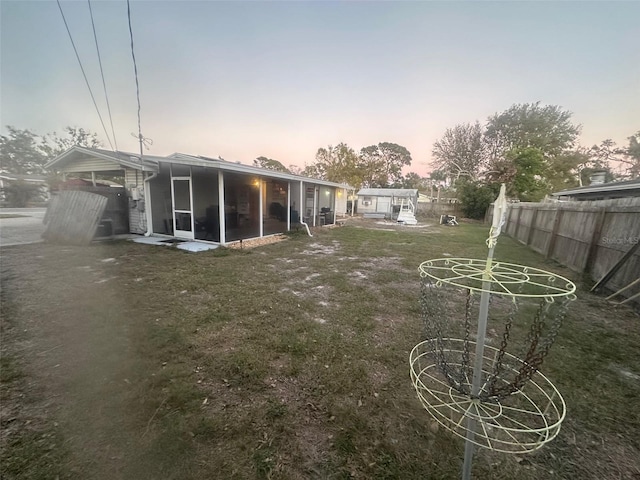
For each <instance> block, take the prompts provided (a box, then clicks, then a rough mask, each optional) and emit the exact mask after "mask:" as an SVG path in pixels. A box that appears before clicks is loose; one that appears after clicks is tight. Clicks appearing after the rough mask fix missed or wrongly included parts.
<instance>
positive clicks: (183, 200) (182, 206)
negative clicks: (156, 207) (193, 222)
mask: <svg viewBox="0 0 640 480" xmlns="http://www.w3.org/2000/svg"><path fill="white" fill-rule="evenodd" d="M173 189H174V190H173V191H174V194H175V209H176V210H191V194H190V193H189V180H174V183H173Z"/></svg>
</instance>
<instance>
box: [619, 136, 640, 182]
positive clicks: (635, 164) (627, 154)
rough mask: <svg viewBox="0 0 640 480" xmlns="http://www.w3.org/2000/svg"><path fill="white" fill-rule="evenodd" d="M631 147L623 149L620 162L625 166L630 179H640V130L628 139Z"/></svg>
mask: <svg viewBox="0 0 640 480" xmlns="http://www.w3.org/2000/svg"><path fill="white" fill-rule="evenodd" d="M627 140H629V145H628V146H627V147H626V148H624V149H622V150H621V151H620V153H622V156H621V157H620V161H621V162H622V163H623V164H624V165H625V167H626V170H627V173H628V175H629V177H630V178H638V177H640V130H639V131H637V132H636V133H635V134H633V135H631V136H630V137H628V138H627Z"/></svg>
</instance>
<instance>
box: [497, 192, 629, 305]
mask: <svg viewBox="0 0 640 480" xmlns="http://www.w3.org/2000/svg"><path fill="white" fill-rule="evenodd" d="M492 216H493V205H491V206H490V207H489V210H488V211H487V215H486V217H485V221H487V219H491V218H492ZM503 231H504V232H506V233H507V234H508V235H510V236H511V237H513V238H515V239H516V240H518V241H520V242H521V243H524V244H525V245H527V246H529V247H530V248H531V249H533V250H535V251H536V252H539V253H541V254H543V255H544V256H545V257H547V258H551V259H553V260H556V261H557V262H559V263H561V264H563V265H566V266H567V267H569V268H571V269H572V270H574V271H576V272H585V273H588V274H589V275H590V277H591V278H592V279H593V280H595V281H598V280H600V279H601V278H602V277H604V275H605V274H606V273H607V272H608V271H609V270H610V269H611V268H612V267H613V266H614V265H615V264H616V263H617V262H618V261H619V260H620V259H621V258H622V257H623V256H624V255H625V253H627V252H628V251H629V249H630V248H631V247H632V246H633V245H635V244H637V243H638V242H640V198H638V197H632V198H620V199H615V200H600V201H593V202H560V203H512V204H510V205H509V210H508V212H507V220H506V225H505V226H504V227H503ZM639 277H640V249H638V250H636V251H635V252H634V254H633V255H631V256H630V258H628V259H627V260H626V261H625V263H624V265H622V267H621V268H620V270H619V271H618V272H617V273H616V274H615V275H614V276H613V277H612V278H611V280H609V282H608V283H607V285H606V288H608V289H611V290H613V291H617V290H620V289H621V288H624V287H626V286H627V285H629V284H631V283H632V282H633V281H634V280H637V279H638V278H639ZM635 287H636V288H635V289H634V288H630V289H628V290H627V291H625V293H624V295H625V296H626V297H630V296H632V295H634V294H636V293H637V292H638V291H640V284H638V285H635Z"/></svg>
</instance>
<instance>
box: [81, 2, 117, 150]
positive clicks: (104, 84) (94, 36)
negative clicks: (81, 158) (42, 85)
mask: <svg viewBox="0 0 640 480" xmlns="http://www.w3.org/2000/svg"><path fill="white" fill-rule="evenodd" d="M87 3H88V4H89V15H90V16H91V28H93V39H94V40H95V43H96V52H97V53H98V64H99V65H100V76H101V77H102V87H103V89H104V99H105V101H106V102H107V111H108V112H109V123H110V124H111V134H112V135H113V143H114V144H115V146H116V151H117V150H118V141H117V140H116V131H115V129H114V128H113V117H112V116H111V105H110V104H109V95H108V94H107V83H106V82H105V79H104V70H103V69H102V58H101V56H100V47H98V35H97V34H96V25H95V23H94V21H93V9H92V8H91V0H87Z"/></svg>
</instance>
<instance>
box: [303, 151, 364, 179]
mask: <svg viewBox="0 0 640 480" xmlns="http://www.w3.org/2000/svg"><path fill="white" fill-rule="evenodd" d="M358 163H359V158H358V155H357V154H356V152H355V151H354V150H353V148H351V147H350V146H348V145H347V144H346V143H339V144H338V145H336V146H335V147H334V146H331V145H329V146H328V147H327V148H319V149H318V151H317V152H316V161H315V163H313V164H312V165H308V166H306V167H305V169H304V173H305V175H308V176H310V177H315V178H319V179H322V180H328V181H330V182H339V183H348V184H349V185H351V186H353V187H356V188H359V187H360V186H361V185H362V181H363V176H362V172H361V170H360V168H359V165H358Z"/></svg>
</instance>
